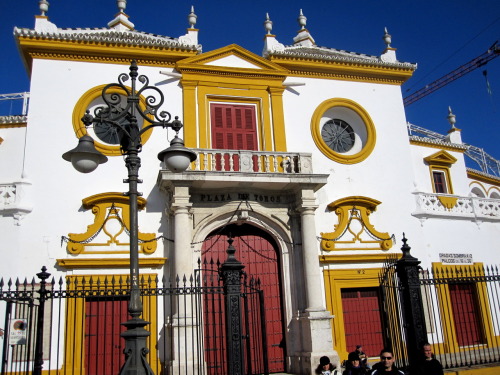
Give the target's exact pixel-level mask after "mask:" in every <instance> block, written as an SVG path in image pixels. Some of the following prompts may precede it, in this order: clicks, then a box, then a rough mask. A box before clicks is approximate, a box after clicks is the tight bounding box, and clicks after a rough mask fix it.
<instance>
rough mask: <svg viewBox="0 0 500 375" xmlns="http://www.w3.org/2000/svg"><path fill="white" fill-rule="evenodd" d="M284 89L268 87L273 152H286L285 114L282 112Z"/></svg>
mask: <svg viewBox="0 0 500 375" xmlns="http://www.w3.org/2000/svg"><path fill="white" fill-rule="evenodd" d="M284 91H285V88H284V87H270V88H269V93H270V94H271V108H272V110H273V111H272V119H273V125H274V126H273V134H274V150H275V151H283V152H286V131H285V121H284V119H285V113H284V111H283V92H284Z"/></svg>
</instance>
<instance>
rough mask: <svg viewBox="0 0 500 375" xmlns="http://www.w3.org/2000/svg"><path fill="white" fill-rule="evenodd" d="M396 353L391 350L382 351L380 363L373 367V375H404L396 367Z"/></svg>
mask: <svg viewBox="0 0 500 375" xmlns="http://www.w3.org/2000/svg"><path fill="white" fill-rule="evenodd" d="M395 360H396V359H395V358H394V353H393V352H392V350H391V349H382V351H381V352H380V362H378V363H377V364H376V365H374V366H373V370H372V372H371V375H404V372H403V371H401V370H398V369H397V368H396V366H395V365H394V361H395Z"/></svg>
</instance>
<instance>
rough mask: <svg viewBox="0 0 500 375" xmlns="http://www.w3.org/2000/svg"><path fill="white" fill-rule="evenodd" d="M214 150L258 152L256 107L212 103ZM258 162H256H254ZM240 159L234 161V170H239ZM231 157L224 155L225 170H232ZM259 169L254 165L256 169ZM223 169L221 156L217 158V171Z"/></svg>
mask: <svg viewBox="0 0 500 375" xmlns="http://www.w3.org/2000/svg"><path fill="white" fill-rule="evenodd" d="M210 117H211V122H212V148H214V149H224V150H257V149H258V144H257V126H256V117H255V107H254V106H250V105H230V104H220V103H211V104H210ZM254 161H256V160H254ZM238 163H239V159H238V157H237V156H236V155H235V156H234V157H233V159H232V164H233V170H234V171H238V170H239V166H238ZM230 165H231V163H230V160H229V155H224V170H226V171H229V170H230V168H231V166H230ZM255 168H257V166H256V164H255V163H254V169H255ZM221 169H222V161H221V155H217V156H216V170H221Z"/></svg>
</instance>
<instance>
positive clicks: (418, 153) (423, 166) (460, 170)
mask: <svg viewBox="0 0 500 375" xmlns="http://www.w3.org/2000/svg"><path fill="white" fill-rule="evenodd" d="M439 151H440V149H438V148H434V147H426V146H421V145H412V146H411V155H412V162H413V166H414V171H415V178H414V181H415V185H416V191H421V192H425V193H432V192H433V187H432V180H431V174H430V170H429V165H428V164H427V163H426V162H425V161H424V158H426V157H428V156H431V155H433V154H435V153H437V152H439ZM445 151H446V152H447V153H449V154H450V155H452V156H453V157H455V158H456V159H457V161H456V163H454V164H452V165H451V167H450V176H451V184H452V186H453V194H454V195H459V196H462V197H467V196H469V193H470V188H469V179H468V177H467V170H466V167H465V160H464V154H463V153H461V152H456V151H449V150H445Z"/></svg>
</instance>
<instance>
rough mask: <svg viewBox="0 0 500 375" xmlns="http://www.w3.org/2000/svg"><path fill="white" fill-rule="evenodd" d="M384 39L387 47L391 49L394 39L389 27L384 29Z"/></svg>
mask: <svg viewBox="0 0 500 375" xmlns="http://www.w3.org/2000/svg"><path fill="white" fill-rule="evenodd" d="M382 39H384V43H385V45H386V47H387V48H389V47H390V46H391V42H392V37H391V34H389V33H388V32H387V27H384V36H383V38H382Z"/></svg>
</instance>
